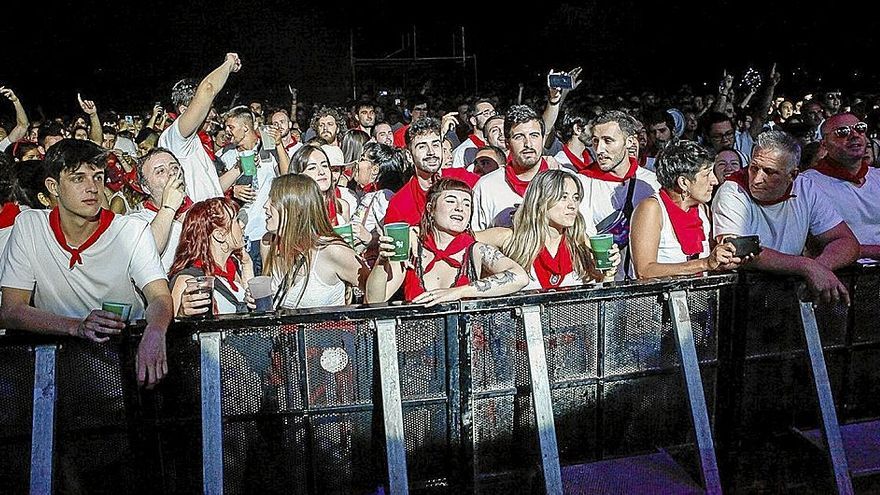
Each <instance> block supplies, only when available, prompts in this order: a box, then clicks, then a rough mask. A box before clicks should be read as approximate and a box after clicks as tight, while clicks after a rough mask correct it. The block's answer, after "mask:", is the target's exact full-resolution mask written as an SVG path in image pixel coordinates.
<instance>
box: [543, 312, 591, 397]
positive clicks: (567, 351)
mask: <svg viewBox="0 0 880 495" xmlns="http://www.w3.org/2000/svg"><path fill="white" fill-rule="evenodd" d="M598 313H599V304H598V303H579V304H564V305H552V306H548V307H547V310H546V311H544V315H543V318H542V320H543V321H542V328H543V331H544V349H545V352H546V355H547V373H548V376H549V377H550V383H551V384H554V383H558V382H561V381H566V380H576V379H585V378H595V377H596V376H597V372H598V370H597V366H598V361H597V360H596V355H597V354H596V345H597V342H598V337H597V334H598V328H599V327H598V324H597V321H598Z"/></svg>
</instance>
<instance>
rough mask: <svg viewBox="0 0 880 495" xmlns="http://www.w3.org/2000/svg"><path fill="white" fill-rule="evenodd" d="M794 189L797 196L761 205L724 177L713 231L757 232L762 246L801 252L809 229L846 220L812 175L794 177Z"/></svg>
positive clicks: (819, 229)
mask: <svg viewBox="0 0 880 495" xmlns="http://www.w3.org/2000/svg"><path fill="white" fill-rule="evenodd" d="M791 192H792V194H794V195H795V197H794V198H789V199H787V200H785V201H783V202H781V203H777V204H775V205H769V206H761V205H759V204H757V203H755V202H754V201H752V199H751V197H750V196H749V195H748V193H747V192H746V191H743V189H742V188H741V187H740V186H739V185H738V184H737V183H736V182H734V181H730V180H728V181H725V182H724V184H721V187H719V188H718V192H716V193H715V198H714V199H713V200H712V220H713V221H714V227H713V230H714V232H713V235H714V236H715V237H718V236H719V235H726V234H733V235H758V236H759V237H760V241H761V246H763V247H766V248H770V249H773V250H775V251H779V252H781V253H784V254H790V255H800V254H801V253H803V251H804V245H805V243H806V242H807V234H808V233H809V234H812V235H821V234H824V233H825V232H828V231H829V230H831V229H832V228H834V227H836V226H837V225H838V224H839V223H840V222H842V221H843V218H841V216H840V214H839V213H837V210H835V208H834V204H833V203H832V201H831V198H829V197H828V196H826V195H825V193H824V192H822V190H821V189H820V188H818V187H816V185H815V183H814V182H813V181H812V180H811V179H810V178H809V177H805V176H804V175H799V176H797V177H795V179H794V186H793V187H792V191H791Z"/></svg>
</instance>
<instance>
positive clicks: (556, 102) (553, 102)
mask: <svg viewBox="0 0 880 495" xmlns="http://www.w3.org/2000/svg"><path fill="white" fill-rule="evenodd" d="M560 101H562V98H558V99H557V100H556V101H553V100H549V99H548V100H547V103H549V104H550V105H553V106H556V105H559V102H560Z"/></svg>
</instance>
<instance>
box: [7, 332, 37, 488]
mask: <svg viewBox="0 0 880 495" xmlns="http://www.w3.org/2000/svg"><path fill="white" fill-rule="evenodd" d="M33 387H34V353H33V350H32V349H31V348H30V347H28V346H0V404H2V407H0V492H2V493H25V492H27V490H28V481H29V478H28V475H29V473H30V451H31V422H32V418H33V390H34V388H33Z"/></svg>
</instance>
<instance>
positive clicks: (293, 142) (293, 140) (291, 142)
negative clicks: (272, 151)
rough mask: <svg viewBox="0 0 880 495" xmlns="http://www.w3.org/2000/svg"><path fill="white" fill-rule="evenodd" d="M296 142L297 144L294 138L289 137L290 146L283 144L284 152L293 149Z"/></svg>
mask: <svg viewBox="0 0 880 495" xmlns="http://www.w3.org/2000/svg"><path fill="white" fill-rule="evenodd" d="M297 142H298V141H297V140H296V138H295V137H293V136H290V144H285V145H284V151H287V150H289V149H290V148H293V147H294V146H296V143H297Z"/></svg>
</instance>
